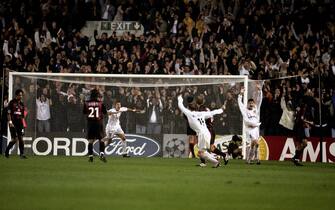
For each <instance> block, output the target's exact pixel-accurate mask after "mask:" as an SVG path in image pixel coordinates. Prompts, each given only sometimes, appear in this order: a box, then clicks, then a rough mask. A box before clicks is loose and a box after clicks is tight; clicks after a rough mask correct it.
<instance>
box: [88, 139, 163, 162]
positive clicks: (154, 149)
mask: <svg viewBox="0 0 335 210" xmlns="http://www.w3.org/2000/svg"><path fill="white" fill-rule="evenodd" d="M126 140H127V148H126V150H127V153H128V154H129V155H130V156H136V157H153V156H155V155H157V154H158V153H159V151H160V145H159V144H158V143H157V142H156V141H155V140H153V139H150V138H148V137H145V136H139V135H135V134H126ZM93 150H94V153H95V154H97V155H98V154H99V151H100V150H99V141H95V142H94V145H93ZM105 155H107V156H119V155H122V142H121V139H120V138H119V137H115V138H113V140H112V142H111V143H110V144H109V145H108V146H106V148H105Z"/></svg>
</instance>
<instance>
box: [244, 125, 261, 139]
mask: <svg viewBox="0 0 335 210" xmlns="http://www.w3.org/2000/svg"><path fill="white" fill-rule="evenodd" d="M246 135H247V139H246V140H247V142H251V141H253V140H257V141H258V139H259V127H256V128H252V129H250V130H247V131H246Z"/></svg>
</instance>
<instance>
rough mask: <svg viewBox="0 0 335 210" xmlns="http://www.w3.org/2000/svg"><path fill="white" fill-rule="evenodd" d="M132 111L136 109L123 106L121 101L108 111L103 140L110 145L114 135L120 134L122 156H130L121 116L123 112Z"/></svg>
mask: <svg viewBox="0 0 335 210" xmlns="http://www.w3.org/2000/svg"><path fill="white" fill-rule="evenodd" d="M127 111H132V112H135V111H136V109H129V108H127V107H121V102H120V101H116V102H115V108H112V109H110V110H108V111H107V114H108V123H107V125H106V137H105V138H103V139H102V140H103V141H104V142H105V146H107V145H109V144H110V142H111V140H112V138H113V137H114V136H118V137H119V138H120V139H121V141H122V156H123V157H130V156H129V155H128V154H127V151H126V148H127V141H126V136H125V134H124V131H123V130H122V128H121V125H120V116H121V114H122V112H127Z"/></svg>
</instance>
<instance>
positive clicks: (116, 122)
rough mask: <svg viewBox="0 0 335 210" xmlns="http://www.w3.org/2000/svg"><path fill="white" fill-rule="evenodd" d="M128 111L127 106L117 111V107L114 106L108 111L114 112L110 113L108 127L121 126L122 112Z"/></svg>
mask: <svg viewBox="0 0 335 210" xmlns="http://www.w3.org/2000/svg"><path fill="white" fill-rule="evenodd" d="M126 111H128V108H127V107H121V108H120V110H119V111H116V109H114V108H112V109H110V110H108V111H107V112H109V113H112V114H111V115H108V123H107V127H119V126H120V116H121V114H122V112H126Z"/></svg>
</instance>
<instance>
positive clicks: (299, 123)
mask: <svg viewBox="0 0 335 210" xmlns="http://www.w3.org/2000/svg"><path fill="white" fill-rule="evenodd" d="M311 125H313V121H311V120H310V119H308V114H307V105H306V104H303V105H302V106H301V107H300V110H298V112H297V115H296V118H295V124H294V129H293V130H294V133H295V140H296V141H297V143H298V145H297V148H296V150H295V155H294V156H293V158H292V162H293V163H294V164H295V165H296V166H302V164H301V163H299V161H300V157H301V155H302V153H303V151H304V149H305V147H306V146H307V138H308V136H307V135H306V133H305V128H310V126H311Z"/></svg>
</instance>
